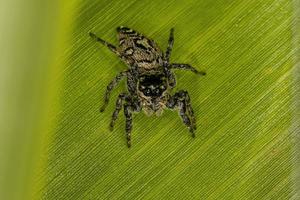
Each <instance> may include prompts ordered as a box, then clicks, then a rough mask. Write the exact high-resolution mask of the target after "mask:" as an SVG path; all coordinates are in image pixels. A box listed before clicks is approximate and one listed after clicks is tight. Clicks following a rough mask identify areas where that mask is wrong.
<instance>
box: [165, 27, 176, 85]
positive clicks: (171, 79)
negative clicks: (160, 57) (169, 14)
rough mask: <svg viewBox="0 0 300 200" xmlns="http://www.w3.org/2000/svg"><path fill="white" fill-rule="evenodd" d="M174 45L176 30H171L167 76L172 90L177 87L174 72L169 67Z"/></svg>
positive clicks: (167, 53) (166, 68) (166, 59)
mask: <svg viewBox="0 0 300 200" xmlns="http://www.w3.org/2000/svg"><path fill="white" fill-rule="evenodd" d="M173 44H174V28H171V30H170V36H169V40H168V47H167V50H166V56H165V62H166V65H165V68H164V69H165V73H166V75H167V78H168V81H169V86H170V87H171V88H174V87H175V86H176V79H175V75H174V73H173V72H171V71H170V69H169V67H168V65H169V61H170V57H171V52H172V49H173Z"/></svg>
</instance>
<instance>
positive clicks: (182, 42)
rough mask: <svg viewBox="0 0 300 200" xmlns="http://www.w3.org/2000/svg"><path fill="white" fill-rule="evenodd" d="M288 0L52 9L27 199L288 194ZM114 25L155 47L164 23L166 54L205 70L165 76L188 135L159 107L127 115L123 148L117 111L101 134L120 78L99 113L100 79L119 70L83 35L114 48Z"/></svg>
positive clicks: (292, 15)
mask: <svg viewBox="0 0 300 200" xmlns="http://www.w3.org/2000/svg"><path fill="white" fill-rule="evenodd" d="M295 2H296V1H295ZM295 2H292V1H288V0H253V1H242V0H236V1H229V0H217V1H216V0H214V1H212V0H211V1H196V0H189V1H184V2H183V1H176V0H172V1H158V0H152V1H122V0H115V1H108V0H96V1H95V0H86V1H76V3H74V4H72V5H71V4H70V5H68V6H65V7H63V9H62V11H61V12H64V15H62V19H63V20H65V24H68V26H67V27H66V31H65V32H62V34H63V35H62V36H61V37H62V38H61V39H60V40H57V42H58V43H59V45H60V47H59V48H58V50H57V52H60V54H61V55H59V59H58V62H57V63H58V64H56V65H55V68H53V72H54V73H52V75H51V77H50V79H51V80H50V89H49V91H50V92H51V94H52V95H50V96H48V99H47V102H48V105H50V109H49V110H47V117H46V122H47V123H45V124H46V125H44V129H43V130H44V132H45V133H46V134H45V137H44V138H43V142H42V143H41V145H42V147H41V148H42V149H43V150H40V151H39V152H40V153H39V154H40V155H39V157H40V162H39V165H38V167H37V173H36V175H35V183H34V188H33V191H34V192H33V193H34V198H37V199H39V198H42V199H205V200H207V199H230V200H231V199H296V197H297V196H296V195H297V186H296V181H295V177H297V175H296V173H295V169H296V168H295V165H296V160H297V159H296V158H295V157H294V156H295V155H296V150H295V147H294V142H295V141H296V140H293V137H294V135H293V134H294V133H296V129H297V127H298V122H299V118H296V111H295V110H296V109H297V108H295V107H293V106H295V105H296V104H295V102H294V101H296V98H294V95H295V93H296V92H295V91H298V90H297V87H298V86H297V84H296V81H295V80H299V79H297V77H296V76H294V74H295V73H296V71H295V70H296V67H295V66H296V64H297V62H298V61H299V59H298V58H297V57H296V52H297V51H298V52H299V50H298V49H297V45H298V40H297V39H299V38H298V36H299V35H298V30H297V26H296V25H297V24H296V23H295V22H296V20H295V19H296V15H297V13H296V12H297V10H296V9H295V8H296V5H297V4H296V3H295ZM120 25H123V26H127V27H130V28H133V29H135V30H137V31H138V32H141V33H143V34H144V35H146V36H147V37H150V38H152V39H153V40H155V41H156V42H157V43H158V44H159V46H160V47H161V48H162V49H163V50H165V49H166V47H167V43H168V36H169V31H170V29H171V28H172V27H174V28H175V33H174V34H175V43H174V49H173V52H172V56H171V62H177V63H189V64H191V65H192V66H194V67H195V68H197V69H199V70H205V71H206V72H207V75H206V76H204V77H199V76H197V75H195V74H193V73H191V72H188V71H176V72H175V73H176V77H177V82H178V84H177V87H176V89H175V91H178V90H180V89H184V90H187V91H188V92H189V94H190V96H191V101H192V106H193V108H194V111H195V115H196V118H197V126H198V128H197V131H196V138H195V139H193V138H192V137H191V136H190V134H189V131H188V129H187V128H186V127H185V126H184V124H183V123H182V122H181V119H180V117H179V115H178V113H177V112H173V111H170V110H166V111H165V112H164V113H163V115H162V116H160V117H156V116H150V117H147V116H146V115H145V114H143V112H141V113H137V114H135V115H134V116H133V132H132V147H131V148H130V149H129V148H127V146H126V137H125V127H124V126H125V123H124V120H125V118H124V116H123V113H122V112H120V115H119V118H118V120H117V122H116V126H115V129H114V131H113V132H110V131H109V123H110V120H111V114H112V112H113V110H114V106H115V101H116V98H117V96H118V94H119V93H120V92H122V91H126V84H125V81H124V82H121V84H120V85H119V86H118V88H117V89H116V90H114V91H113V92H112V95H111V100H110V104H109V106H108V107H107V109H106V110H105V112H104V113H100V112H99V108H100V106H101V105H102V103H103V97H104V93H105V90H106V86H107V84H108V83H109V82H110V81H111V80H112V79H113V78H114V77H115V75H116V74H117V73H118V72H120V71H122V70H125V69H127V66H126V65H125V64H124V63H123V62H122V61H120V59H119V58H118V57H117V56H115V55H114V54H113V53H112V52H111V51H109V50H108V49H107V48H106V47H104V46H102V45H100V44H98V43H96V42H95V41H93V40H92V39H91V38H90V37H89V35H88V33H89V32H90V31H92V32H94V33H95V34H96V35H98V36H99V37H101V38H102V39H104V40H106V41H108V42H110V43H112V44H115V45H117V44H118V40H117V33H116V27H118V26H120ZM60 28H61V27H60ZM298 28H299V26H298ZM62 39H64V40H65V41H67V42H65V43H63V42H61V40H62ZM298 72H299V70H298ZM295 77H296V78H295ZM296 86H297V87H296ZM175 91H173V92H175Z"/></svg>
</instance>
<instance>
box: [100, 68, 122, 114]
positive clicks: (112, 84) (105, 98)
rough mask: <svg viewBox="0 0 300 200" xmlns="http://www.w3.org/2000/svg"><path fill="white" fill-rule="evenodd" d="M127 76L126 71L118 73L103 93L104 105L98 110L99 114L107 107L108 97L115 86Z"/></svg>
mask: <svg viewBox="0 0 300 200" xmlns="http://www.w3.org/2000/svg"><path fill="white" fill-rule="evenodd" d="M126 75H127V71H124V72H120V73H119V74H118V75H117V76H116V77H115V78H114V79H113V80H112V81H111V82H110V83H109V84H108V86H107V87H106V92H105V97H104V104H103V106H102V107H101V108H100V112H103V111H104V110H105V108H106V106H107V105H108V102H109V97H110V93H111V91H112V90H113V89H114V88H116V86H117V85H118V83H119V82H120V81H121V80H122V78H124V77H125V76H126Z"/></svg>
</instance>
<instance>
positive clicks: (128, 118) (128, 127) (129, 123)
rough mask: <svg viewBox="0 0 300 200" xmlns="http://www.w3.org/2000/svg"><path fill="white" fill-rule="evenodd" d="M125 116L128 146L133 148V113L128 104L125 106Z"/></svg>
mask: <svg viewBox="0 0 300 200" xmlns="http://www.w3.org/2000/svg"><path fill="white" fill-rule="evenodd" d="M124 115H125V118H126V124H125V131H126V136H127V146H128V148H130V146H131V130H132V111H131V107H130V106H129V105H128V104H125V105H124Z"/></svg>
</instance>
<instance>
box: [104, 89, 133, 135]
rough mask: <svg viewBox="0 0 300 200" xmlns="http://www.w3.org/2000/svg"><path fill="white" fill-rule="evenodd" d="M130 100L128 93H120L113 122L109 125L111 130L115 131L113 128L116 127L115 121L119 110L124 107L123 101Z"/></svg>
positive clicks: (112, 118)
mask: <svg viewBox="0 0 300 200" xmlns="http://www.w3.org/2000/svg"><path fill="white" fill-rule="evenodd" d="M128 100H129V96H128V95H127V94H126V93H121V94H119V96H118V99H117V101H116V108H115V111H114V112H113V114H112V117H111V122H110V125H109V127H110V130H111V131H113V129H114V125H115V121H116V120H117V118H118V115H119V112H120V110H121V109H122V106H123V102H124V101H128Z"/></svg>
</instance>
